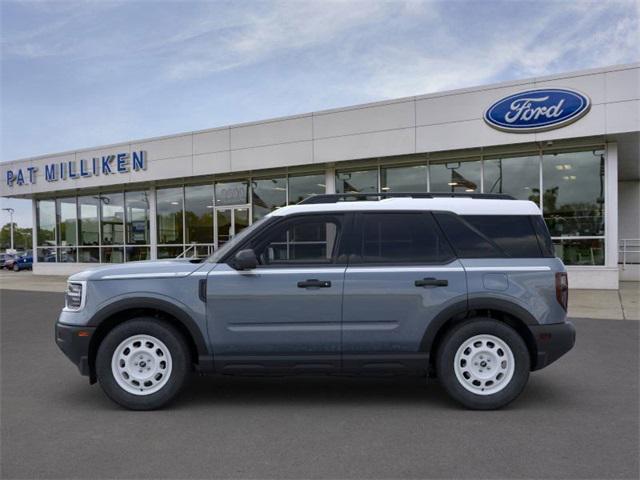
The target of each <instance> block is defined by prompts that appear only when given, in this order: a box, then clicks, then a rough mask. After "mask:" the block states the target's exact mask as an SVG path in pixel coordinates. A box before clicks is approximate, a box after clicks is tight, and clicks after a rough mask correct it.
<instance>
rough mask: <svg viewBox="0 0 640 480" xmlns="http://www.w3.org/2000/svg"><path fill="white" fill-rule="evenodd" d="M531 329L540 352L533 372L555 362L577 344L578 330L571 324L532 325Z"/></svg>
mask: <svg viewBox="0 0 640 480" xmlns="http://www.w3.org/2000/svg"><path fill="white" fill-rule="evenodd" d="M529 329H530V330H531V333H532V334H533V338H534V341H535V343H536V349H537V352H538V354H537V358H536V362H535V364H534V365H533V366H532V368H531V370H540V369H541V368H544V367H546V366H547V365H549V364H551V363H553V362H555V361H556V360H557V359H559V358H560V357H561V356H562V355H564V354H565V353H567V352H568V351H569V350H571V349H572V348H573V346H574V345H575V343H576V328H575V327H574V326H573V323H571V322H565V323H554V324H550V325H530V326H529Z"/></svg>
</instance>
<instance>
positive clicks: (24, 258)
mask: <svg viewBox="0 0 640 480" xmlns="http://www.w3.org/2000/svg"><path fill="white" fill-rule="evenodd" d="M11 268H12V270H13V271H14V272H19V271H20V270H31V269H32V268H33V254H32V253H31V252H26V253H23V254H22V255H20V256H18V257H16V258H15V260H14V261H13V265H12V267H11Z"/></svg>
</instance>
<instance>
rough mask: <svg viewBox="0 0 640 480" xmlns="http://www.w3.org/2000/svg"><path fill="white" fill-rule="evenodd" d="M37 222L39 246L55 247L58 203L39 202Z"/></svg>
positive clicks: (50, 201)
mask: <svg viewBox="0 0 640 480" xmlns="http://www.w3.org/2000/svg"><path fill="white" fill-rule="evenodd" d="M37 222H38V225H37V232H38V240H37V242H38V245H43V246H47V245H51V246H53V245H55V244H56V202H54V201H53V200H38V205H37Z"/></svg>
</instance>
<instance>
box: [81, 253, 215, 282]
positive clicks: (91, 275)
mask: <svg viewBox="0 0 640 480" xmlns="http://www.w3.org/2000/svg"><path fill="white" fill-rule="evenodd" d="M203 265H205V264H204V263H201V262H195V261H193V260H192V259H189V258H181V259H175V260H145V261H143V262H129V263H121V264H118V265H104V266H96V268H91V269H89V270H84V271H82V272H79V273H76V274H74V275H71V276H70V277H69V280H76V281H79V280H119V279H135V278H140V279H143V278H179V277H186V276H187V275H191V274H192V273H193V272H195V271H196V270H198V269H199V268H200V267H202V266H203Z"/></svg>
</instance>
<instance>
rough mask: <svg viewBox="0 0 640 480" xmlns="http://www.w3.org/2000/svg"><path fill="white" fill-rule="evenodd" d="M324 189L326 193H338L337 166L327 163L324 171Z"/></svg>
mask: <svg viewBox="0 0 640 480" xmlns="http://www.w3.org/2000/svg"><path fill="white" fill-rule="evenodd" d="M324 185H325V187H324V189H325V190H324V191H325V193H336V167H335V166H334V165H327V169H326V170H325V173H324Z"/></svg>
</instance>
